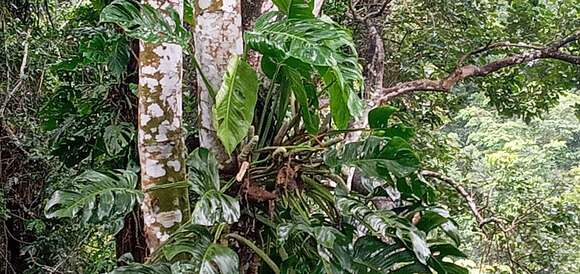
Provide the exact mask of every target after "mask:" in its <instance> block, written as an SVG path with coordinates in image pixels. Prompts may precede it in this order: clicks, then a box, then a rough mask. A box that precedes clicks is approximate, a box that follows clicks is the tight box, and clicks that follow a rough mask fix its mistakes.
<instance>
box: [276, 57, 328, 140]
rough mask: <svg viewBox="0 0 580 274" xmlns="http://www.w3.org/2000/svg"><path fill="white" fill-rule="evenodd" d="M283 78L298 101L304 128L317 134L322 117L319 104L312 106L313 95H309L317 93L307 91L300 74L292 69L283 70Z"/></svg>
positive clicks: (284, 68)
mask: <svg viewBox="0 0 580 274" xmlns="http://www.w3.org/2000/svg"><path fill="white" fill-rule="evenodd" d="M282 77H285V79H284V80H285V81H286V83H285V84H287V85H288V86H289V87H290V89H291V90H292V91H293V92H294V96H295V97H296V101H298V104H299V105H300V114H301V116H302V121H303V122H304V127H305V128H306V130H307V131H308V132H309V133H311V134H315V133H317V132H318V128H319V126H320V117H319V116H318V113H317V109H318V104H317V103H318V102H316V104H311V102H310V100H309V97H311V95H310V96H309V94H308V93H312V92H314V93H315V91H313V90H308V91H307V88H306V87H307V86H306V85H305V84H304V83H303V79H302V77H301V76H300V73H298V72H297V71H296V70H294V69H293V68H291V67H283V68H282ZM314 97H316V96H314ZM286 104H287V103H286Z"/></svg>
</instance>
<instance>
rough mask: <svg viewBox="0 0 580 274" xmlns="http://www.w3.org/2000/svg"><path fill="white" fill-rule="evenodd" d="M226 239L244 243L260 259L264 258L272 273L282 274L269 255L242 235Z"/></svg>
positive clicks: (235, 234)
mask: <svg viewBox="0 0 580 274" xmlns="http://www.w3.org/2000/svg"><path fill="white" fill-rule="evenodd" d="M226 237H230V238H234V239H236V240H238V241H239V242H242V243H243V244H245V245H246V246H247V247H249V248H250V249H252V250H253V251H254V252H256V254H257V255H258V256H260V258H262V260H264V262H266V264H267V265H268V266H269V267H270V268H271V269H272V271H274V273H276V274H280V269H279V268H278V266H277V265H276V263H274V261H272V259H270V257H268V255H267V254H266V253H265V252H264V251H263V250H262V249H260V248H259V247H257V246H256V245H255V244H254V243H253V242H252V241H250V240H248V239H246V238H244V237H243V236H242V235H240V234H237V233H230V234H228V235H226Z"/></svg>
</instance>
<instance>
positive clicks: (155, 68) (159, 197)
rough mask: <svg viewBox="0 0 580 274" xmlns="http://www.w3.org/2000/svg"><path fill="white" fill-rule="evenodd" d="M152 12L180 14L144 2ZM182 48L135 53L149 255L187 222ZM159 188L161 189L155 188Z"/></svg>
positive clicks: (177, 5) (176, 2) (173, 3)
mask: <svg viewBox="0 0 580 274" xmlns="http://www.w3.org/2000/svg"><path fill="white" fill-rule="evenodd" d="M145 3H147V4H149V5H151V6H152V7H154V8H159V9H166V8H168V7H172V8H173V9H175V10H177V11H178V12H179V13H180V14H181V15H183V2H182V1H180V0H147V1H145ZM181 77H182V48H181V46H179V45H176V44H170V43H162V44H150V43H145V42H143V41H141V43H140V51H139V120H138V128H139V140H138V142H139V160H140V162H141V187H142V189H143V190H144V191H145V199H144V201H143V204H142V206H141V209H142V210H143V219H144V223H145V237H146V240H147V247H148V248H149V251H150V252H152V251H154V250H155V249H156V248H157V247H158V246H159V244H161V243H162V242H164V241H165V240H167V238H169V235H170V234H171V233H172V232H173V231H174V230H175V229H177V228H178V227H179V226H180V225H181V224H182V223H184V222H185V221H186V220H188V219H189V214H190V213H189V199H188V194H187V188H186V187H184V186H183V184H182V182H184V181H185V174H186V172H185V170H186V169H185V154H186V151H185V144H184V140H183V131H182V128H181V123H182V90H181ZM161 185H165V186H164V187H163V188H158V187H159V186H161Z"/></svg>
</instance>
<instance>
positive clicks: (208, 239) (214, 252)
mask: <svg viewBox="0 0 580 274" xmlns="http://www.w3.org/2000/svg"><path fill="white" fill-rule="evenodd" d="M212 240H213V238H212V234H211V232H210V231H209V230H208V229H207V228H205V227H203V226H200V225H195V224H192V223H188V224H185V225H183V226H181V227H180V228H179V229H178V230H177V231H176V232H175V233H174V234H172V235H171V236H170V237H169V239H167V241H166V242H164V243H163V244H162V245H161V246H160V247H159V248H158V249H157V250H156V251H155V252H154V253H153V254H152V256H151V260H150V261H151V262H152V263H154V264H166V263H173V265H171V270H172V271H173V272H171V273H191V274H234V273H235V274H238V273H239V269H238V266H239V259H238V255H237V254H236V253H235V252H234V251H233V250H231V249H230V248H228V247H227V246H223V245H220V244H216V243H213V242H212ZM135 273H138V272H135Z"/></svg>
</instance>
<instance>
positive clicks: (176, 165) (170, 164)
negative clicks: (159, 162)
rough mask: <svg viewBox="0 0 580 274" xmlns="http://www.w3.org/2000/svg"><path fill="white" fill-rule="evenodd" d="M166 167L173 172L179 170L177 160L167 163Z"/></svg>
mask: <svg viewBox="0 0 580 274" xmlns="http://www.w3.org/2000/svg"><path fill="white" fill-rule="evenodd" d="M167 165H168V166H170V167H172V168H173V170H175V171H179V170H181V163H180V162H179V161H177V160H173V161H167Z"/></svg>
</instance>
